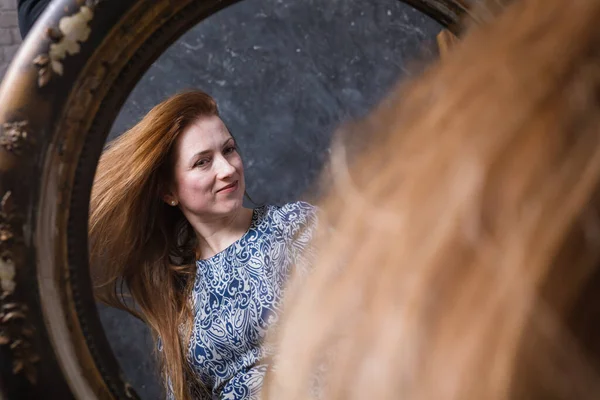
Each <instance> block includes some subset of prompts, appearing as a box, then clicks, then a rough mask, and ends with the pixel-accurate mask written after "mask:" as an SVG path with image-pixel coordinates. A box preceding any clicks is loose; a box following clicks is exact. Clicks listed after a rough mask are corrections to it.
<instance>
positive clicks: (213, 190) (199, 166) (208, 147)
mask: <svg viewBox="0 0 600 400" xmlns="http://www.w3.org/2000/svg"><path fill="white" fill-rule="evenodd" d="M174 150H175V163H174V171H173V172H174V173H173V182H172V185H171V194H170V195H168V196H165V201H166V202H167V203H168V204H170V203H171V201H172V200H175V201H176V202H177V203H179V206H180V207H181V210H182V211H183V213H184V215H186V217H189V216H190V214H191V215H195V216H197V217H201V218H208V219H210V218H211V217H220V216H225V215H227V214H230V213H232V212H234V211H236V210H237V209H239V208H240V207H242V201H243V197H244V191H245V189H246V185H245V182H244V167H243V165H242V159H241V157H240V155H239V154H238V152H237V147H236V143H235V141H234V140H233V137H232V136H231V135H230V134H229V131H228V130H227V127H225V124H224V123H223V121H221V119H220V118H219V117H217V116H211V117H202V118H200V119H198V120H197V121H196V122H194V123H193V124H191V125H190V126H189V127H188V128H187V129H186V130H184V131H183V132H182V133H181V135H180V136H179V138H178V139H177V142H176V143H175V149H174ZM188 219H189V218H188Z"/></svg>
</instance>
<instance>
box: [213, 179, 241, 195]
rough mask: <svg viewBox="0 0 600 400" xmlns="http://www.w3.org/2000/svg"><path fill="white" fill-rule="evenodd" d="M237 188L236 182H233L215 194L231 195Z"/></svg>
mask: <svg viewBox="0 0 600 400" xmlns="http://www.w3.org/2000/svg"><path fill="white" fill-rule="evenodd" d="M237 187H238V181H235V182H233V183H231V184H229V185H227V186H225V187H222V188H221V189H219V190H217V193H231V192H233V191H234V190H235V189H237Z"/></svg>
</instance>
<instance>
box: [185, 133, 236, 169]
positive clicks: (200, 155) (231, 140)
mask: <svg viewBox="0 0 600 400" xmlns="http://www.w3.org/2000/svg"><path fill="white" fill-rule="evenodd" d="M229 142H233V143H235V140H234V139H233V137H230V138H229V139H227V140H226V141H224V142H223V144H222V145H221V147H225V146H227V145H228V144H229ZM210 153H212V150H204V151H199V152H198V153H196V154H194V155H193V156H192V157H191V158H190V162H191V163H193V162H194V160H195V159H197V158H198V157H202V156H204V155H206V154H210Z"/></svg>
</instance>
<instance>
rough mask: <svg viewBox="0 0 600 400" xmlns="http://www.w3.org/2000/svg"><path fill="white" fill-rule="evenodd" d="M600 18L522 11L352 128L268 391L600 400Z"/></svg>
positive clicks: (595, 5)
mask: <svg viewBox="0 0 600 400" xmlns="http://www.w3.org/2000/svg"><path fill="white" fill-rule="evenodd" d="M599 24H600V1H597V0H526V1H525V0H524V1H515V2H513V4H511V5H510V6H509V7H508V8H507V9H506V10H505V11H504V12H503V13H501V14H500V15H499V16H498V18H497V19H495V20H493V21H492V22H490V23H489V24H485V25H484V26H482V27H481V28H478V29H474V30H473V31H472V32H470V33H469V34H468V35H466V37H465V38H464V40H463V41H462V42H461V43H460V44H458V45H457V47H456V48H454V49H453V51H452V52H451V54H449V55H448V56H447V58H445V59H444V61H443V62H442V63H440V64H439V65H436V66H433V67H432V68H430V69H429V70H428V71H426V72H425V73H424V74H423V75H422V76H421V77H419V78H418V79H416V80H414V81H412V82H409V83H408V84H405V85H403V87H402V88H400V90H399V91H397V93H396V94H395V95H394V96H392V98H390V99H388V100H387V101H386V102H385V104H383V105H381V106H380V107H379V109H378V110H376V111H375V112H374V114H373V115H372V116H371V117H369V118H368V119H367V120H365V121H362V122H361V123H360V124H358V125H356V126H354V127H353V128H352V129H357V130H363V131H364V130H367V131H369V132H373V133H374V139H373V141H372V142H371V143H370V145H369V148H368V149H367V150H366V151H365V153H364V156H363V157H361V158H359V160H358V161H356V162H355V163H353V165H352V166H351V168H350V172H351V174H350V175H351V177H352V183H350V181H345V180H343V179H342V180H341V181H338V183H339V185H340V187H341V189H342V190H337V191H336V192H335V193H332V194H331V195H330V196H329V198H327V199H326V200H325V201H324V203H323V204H322V208H323V210H324V215H325V216H326V217H327V218H328V221H327V223H329V224H331V225H332V226H333V227H334V228H335V230H336V232H335V234H334V235H332V236H331V238H330V239H328V240H327V241H325V242H324V243H325V245H324V246H321V249H320V252H319V255H318V261H317V263H316V267H315V270H314V272H313V273H312V274H311V275H310V276H309V277H308V278H307V280H306V281H305V282H296V284H295V285H292V287H291V288H290V292H289V297H288V299H287V300H288V303H287V312H286V314H285V315H284V316H283V320H282V322H281V325H280V326H279V328H278V331H279V332H278V337H277V342H278V346H279V352H280V353H279V356H278V357H279V360H278V367H277V369H276V372H274V373H270V374H269V375H268V377H267V380H266V383H265V389H264V392H263V398H265V399H285V400H294V399H309V398H313V397H315V395H314V393H313V392H314V391H313V389H314V386H315V384H316V385H317V387H318V388H319V390H320V391H321V392H320V395H321V397H322V398H323V399H336V400H337V399H361V400H366V399H403V400H423V399H427V400H440V399H444V400H447V399H453V400H454V399H455V400H459V399H460V400H462V399H469V400H495V399H598V398H600V379H599V377H600V374H599V373H598V367H599V355H600V273H599V268H598V267H599V261H600V224H599V222H600V220H599V214H598V211H599V210H598V208H599V205H600V203H599V197H598V194H599V189H600V28H599V27H600V25H599ZM338 178H339V176H338ZM340 179H341V178H340ZM345 189H347V190H345ZM319 375H320V376H319ZM321 384H323V385H322V386H319V385H321Z"/></svg>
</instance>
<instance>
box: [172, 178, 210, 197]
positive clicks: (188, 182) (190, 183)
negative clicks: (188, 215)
mask: <svg viewBox="0 0 600 400" xmlns="http://www.w3.org/2000/svg"><path fill="white" fill-rule="evenodd" d="M211 187H212V186H211V183H210V180H209V179H207V177H206V176H203V175H202V174H190V175H188V176H185V177H180V178H179V179H178V188H177V192H178V194H179V196H180V197H181V198H182V199H186V198H189V197H197V196H198V195H201V194H202V193H204V192H210V188H211Z"/></svg>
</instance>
